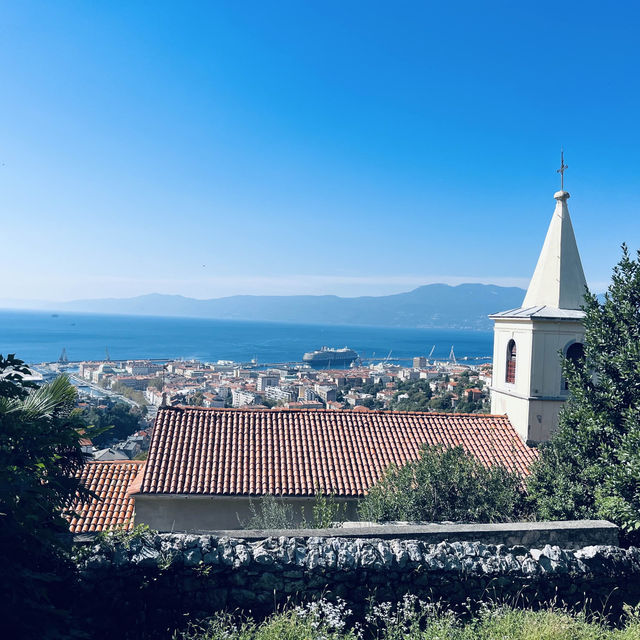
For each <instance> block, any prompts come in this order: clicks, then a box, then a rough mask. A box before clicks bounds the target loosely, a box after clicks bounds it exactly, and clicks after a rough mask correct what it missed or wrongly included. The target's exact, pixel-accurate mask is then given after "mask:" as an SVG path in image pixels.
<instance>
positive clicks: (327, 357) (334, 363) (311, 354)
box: [302, 347, 358, 369]
mask: <svg viewBox="0 0 640 640" xmlns="http://www.w3.org/2000/svg"><path fill="white" fill-rule="evenodd" d="M357 359H358V354H357V353H356V352H355V351H354V350H353V349H349V348H348V347H344V348H343V349H332V348H330V347H322V349H317V350H316V351H308V352H307V353H305V354H304V355H303V356H302V361H303V362H306V363H307V364H310V365H311V366H312V367H314V368H316V369H332V368H336V369H337V368H340V367H348V366H349V365H350V364H351V363H352V362H355V361H356V360H357Z"/></svg>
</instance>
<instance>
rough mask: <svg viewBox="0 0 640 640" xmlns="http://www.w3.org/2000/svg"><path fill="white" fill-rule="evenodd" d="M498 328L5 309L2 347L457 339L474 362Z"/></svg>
mask: <svg viewBox="0 0 640 640" xmlns="http://www.w3.org/2000/svg"><path fill="white" fill-rule="evenodd" d="M492 345H493V334H492V332H490V331H472V330H461V329H401V328H395V327H370V326H362V327H361V326H335V325H330V326H327V325H308V324H285V323H272V322H246V321H240V320H212V319H201V318H176V317H156V316H126V315H102V314H89V313H65V312H55V313H54V312H44V311H8V310H3V311H0V353H2V354H3V355H7V354H8V353H15V354H16V356H17V357H18V358H20V359H22V360H24V361H25V362H27V363H33V364H35V363H40V362H54V361H56V360H58V358H59V357H60V355H61V353H62V350H63V349H65V351H66V355H67V357H68V359H69V361H71V362H73V361H81V360H104V359H105V357H106V353H107V350H108V353H109V356H110V357H111V359H112V360H126V359H136V358H139V359H143V358H149V359H160V360H169V359H185V360H190V359H195V360H200V361H203V362H216V361H218V360H233V361H235V362H249V361H251V360H253V359H255V360H257V362H258V363H259V364H268V363H269V364H271V363H278V362H299V361H301V360H302V355H303V354H304V353H305V352H306V351H313V350H315V349H319V348H320V347H322V346H328V347H336V348H340V347H345V346H346V347H350V348H351V349H354V350H355V351H356V352H358V353H359V354H360V356H361V357H362V358H366V359H372V360H374V361H380V360H385V359H387V360H388V361H389V362H396V363H399V364H402V363H407V362H408V361H409V360H410V359H411V358H413V357H414V356H420V355H422V356H428V355H429V354H430V352H431V351H432V349H433V353H432V358H434V359H440V360H446V359H447V358H448V357H449V354H450V351H451V347H452V346H453V348H454V352H455V356H456V358H457V359H458V360H465V359H466V360H467V361H468V362H469V364H474V363H475V364H477V363H481V362H487V361H488V360H489V359H490V356H491V353H492Z"/></svg>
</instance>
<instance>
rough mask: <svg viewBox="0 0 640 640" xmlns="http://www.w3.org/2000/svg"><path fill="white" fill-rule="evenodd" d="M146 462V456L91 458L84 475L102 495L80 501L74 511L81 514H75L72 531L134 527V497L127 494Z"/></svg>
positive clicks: (89, 483) (82, 531)
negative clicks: (143, 458) (139, 457)
mask: <svg viewBox="0 0 640 640" xmlns="http://www.w3.org/2000/svg"><path fill="white" fill-rule="evenodd" d="M143 464H144V462H143V461H142V460H125V461H122V460H115V461H113V462H87V464H85V465H84V467H82V471H81V472H80V479H81V480H82V483H83V484H84V486H85V487H86V488H87V489H90V490H91V491H93V492H94V493H95V494H96V495H97V496H98V498H99V499H95V498H94V499H92V500H88V501H86V502H81V501H78V502H76V504H75V505H74V506H73V511H75V513H77V514H78V517H77V518H76V517H74V518H71V521H70V525H69V529H70V530H71V533H94V532H97V531H105V530H108V529H114V528H116V527H121V528H123V529H130V528H131V526H132V524H133V498H131V497H130V496H129V495H127V490H128V489H129V485H130V484H131V483H132V482H133V481H134V480H135V478H136V476H137V475H138V471H139V470H140V468H141V467H142V465H143Z"/></svg>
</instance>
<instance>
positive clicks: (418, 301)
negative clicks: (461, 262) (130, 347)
mask: <svg viewBox="0 0 640 640" xmlns="http://www.w3.org/2000/svg"><path fill="white" fill-rule="evenodd" d="M524 294H525V290H524V289H521V288H519V287H501V286H498V285H487V284H459V285H455V286H452V285H447V284H428V285H423V286H420V287H417V288H415V289H412V290H411V291H407V292H403V293H395V294H390V295H384V296H358V297H350V298H347V297H340V296H336V295H293V296H261V295H235V296H226V297H221V298H209V299H197V298H189V297H187V296H182V295H180V294H160V293H150V294H144V295H140V296H134V297H130V298H96V299H88V300H72V301H69V302H64V303H56V304H55V305H53V306H51V307H50V309H51V310H59V311H80V312H88V313H105V314H126V315H150V316H170V317H194V318H212V319H214V318H215V319H221V320H256V321H264V322H293V323H300V324H331V325H369V326H387V327H407V328H459V329H478V330H482V329H490V328H491V326H492V323H491V321H490V320H489V318H488V316H489V314H491V313H495V312H497V311H504V310H506V309H513V308H515V307H519V306H520V305H521V303H522V300H523V298H524Z"/></svg>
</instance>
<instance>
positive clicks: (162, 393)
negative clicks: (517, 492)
mask: <svg viewBox="0 0 640 640" xmlns="http://www.w3.org/2000/svg"><path fill="white" fill-rule="evenodd" d="M408 363H410V365H411V366H402V365H401V364H398V363H394V362H389V361H384V362H378V363H369V364H367V365H366V366H365V365H363V364H361V365H358V366H356V365H355V364H354V365H352V366H350V367H348V368H342V369H322V370H317V369H312V368H311V367H310V366H309V365H306V364H303V363H300V364H298V365H290V364H289V365H286V366H285V365H273V366H271V367H269V368H262V367H260V366H259V365H257V364H256V363H236V362H230V361H227V360H221V361H218V362H213V363H210V362H200V361H197V360H188V361H187V360H176V361H167V362H158V361H152V360H127V361H111V360H108V361H106V360H105V361H91V362H81V363H77V364H65V365H61V364H60V363H50V364H41V365H38V366H37V369H38V370H39V371H40V372H41V373H42V374H43V375H44V376H48V375H53V374H54V373H59V372H60V371H65V372H66V373H67V374H68V375H69V376H70V378H71V380H72V382H73V383H74V384H75V385H76V386H77V387H78V389H79V391H80V394H81V398H82V404H83V405H84V406H90V407H93V408H96V407H97V408H99V409H100V408H102V410H106V407H109V406H111V405H113V404H117V403H126V404H127V405H129V406H130V407H132V408H139V409H140V416H141V417H140V424H139V427H140V428H139V429H138V430H137V431H135V432H133V433H132V434H131V435H129V436H127V437H126V438H121V439H116V438H114V439H113V441H112V442H109V443H108V444H109V446H93V447H92V446H90V445H91V443H88V446H87V451H88V452H89V453H91V454H92V455H93V457H94V459H97V460H116V459H134V458H136V457H144V455H145V451H146V449H147V448H148V442H149V437H148V435H149V432H150V428H151V425H152V424H153V419H154V418H155V414H156V411H157V410H158V408H159V407H162V406H179V405H190V406H201V407H206V408H235V409H241V408H244V409H247V408H249V409H271V408H285V409H300V410H303V409H328V410H332V411H352V410H356V411H370V410H383V409H385V410H402V411H407V410H409V411H411V410H419V411H428V412H447V413H486V412H487V410H488V406H489V399H488V393H487V389H488V383H489V381H490V380H491V365H489V364H482V365H467V364H464V365H461V364H458V363H456V362H455V361H443V362H439V361H431V360H429V359H428V358H426V357H424V356H420V357H416V358H413V359H411V360H408Z"/></svg>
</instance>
